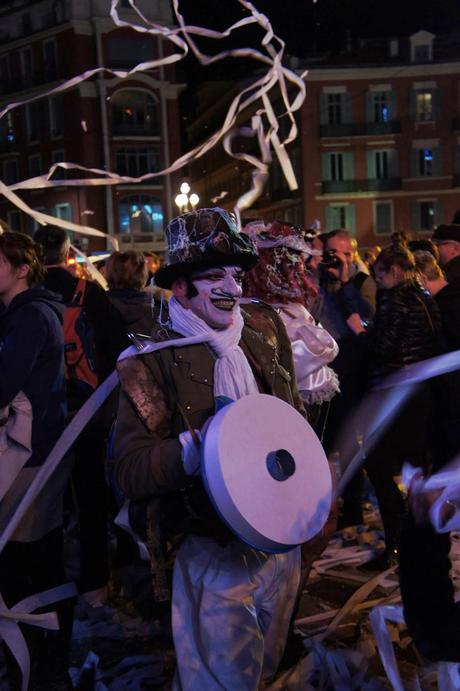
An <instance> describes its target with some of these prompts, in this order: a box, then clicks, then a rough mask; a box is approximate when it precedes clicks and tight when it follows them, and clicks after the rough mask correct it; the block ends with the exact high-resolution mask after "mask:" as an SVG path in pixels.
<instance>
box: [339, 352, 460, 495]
mask: <svg viewBox="0 0 460 691" xmlns="http://www.w3.org/2000/svg"><path fill="white" fill-rule="evenodd" d="M458 369H460V350H456V351H453V352H451V353H446V354H444V355H439V356H437V357H433V358H429V359H427V360H423V361H421V362H417V363H415V364H413V365H408V366H406V367H404V368H402V369H401V370H399V371H398V372H396V373H395V374H392V375H391V376H389V377H387V378H386V379H385V380H384V381H382V382H381V383H380V384H379V386H378V387H376V388H375V389H374V390H372V391H371V392H370V393H369V394H368V395H367V396H365V398H364V399H363V401H362V402H361V403H360V404H359V406H358V408H357V410H356V411H355V412H354V413H353V414H352V415H351V416H350V417H349V419H348V420H347V421H346V425H345V427H344V431H343V432H342V434H341V435H340V438H339V442H338V448H339V450H340V457H341V458H340V463H341V466H342V467H344V470H343V474H342V477H341V479H340V481H339V483H338V486H337V490H336V497H340V496H341V495H342V493H343V490H344V489H345V487H346V485H347V484H348V482H349V481H350V479H351V478H352V477H353V475H354V474H355V473H356V472H357V470H358V469H359V468H360V467H361V465H362V464H363V463H364V462H365V458H366V456H367V455H368V454H369V453H370V452H371V451H372V449H373V448H374V447H375V445H376V444H377V443H378V441H379V439H380V438H381V436H382V434H383V433H384V432H385V430H386V429H387V428H388V426H389V425H390V424H391V422H392V421H393V420H394V419H395V417H396V415H397V413H398V411H399V410H400V409H401V407H402V406H403V405H404V403H405V402H406V401H407V400H408V399H409V397H410V396H411V395H412V394H413V393H414V392H415V390H416V387H417V385H418V384H421V383H423V382H424V381H426V380H428V379H431V378H433V377H438V376H441V375H443V374H448V373H449V372H453V371H455V370H458Z"/></svg>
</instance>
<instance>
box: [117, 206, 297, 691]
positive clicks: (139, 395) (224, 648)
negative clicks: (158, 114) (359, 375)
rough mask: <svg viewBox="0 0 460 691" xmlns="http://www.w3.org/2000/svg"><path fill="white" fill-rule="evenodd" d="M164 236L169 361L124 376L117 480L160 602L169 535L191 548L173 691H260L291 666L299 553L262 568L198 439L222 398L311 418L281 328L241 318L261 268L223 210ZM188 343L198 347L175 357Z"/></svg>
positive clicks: (155, 355)
mask: <svg viewBox="0 0 460 691" xmlns="http://www.w3.org/2000/svg"><path fill="white" fill-rule="evenodd" d="M166 234H167V239H168V245H169V263H168V264H167V265H166V266H165V267H163V268H162V269H160V270H159V271H158V272H157V274H156V276H155V280H156V283H157V284H158V285H159V286H160V287H162V288H170V289H171V290H172V298H171V300H170V302H169V318H168V319H167V321H166V317H165V315H163V317H162V318H161V319H160V321H161V323H159V324H158V325H157V328H156V331H155V332H154V339H155V340H157V341H164V344H163V346H164V347H162V348H161V349H160V350H156V352H151V353H149V354H146V355H140V356H138V357H131V358H127V359H125V360H123V361H121V362H120V363H119V374H120V380H121V394H120V403H119V412H118V418H117V424H116V433H115V457H116V463H117V470H116V473H117V479H118V482H119V484H120V486H121V487H122V489H123V491H124V492H125V493H126V495H127V496H128V497H130V498H131V499H132V500H134V501H133V504H138V505H141V504H142V503H144V504H145V505H146V512H145V513H146V537H147V541H148V544H149V549H150V552H151V556H152V563H153V571H154V579H153V582H154V591H155V596H156V598H157V599H160V600H161V599H165V597H166V591H167V587H166V586H167V583H166V579H165V577H164V570H162V568H161V566H162V556H161V552H160V550H159V549H158V546H159V545H160V544H161V543H162V541H164V540H165V539H166V538H167V537H168V535H170V533H171V532H173V525H172V524H173V522H174V523H175V524H176V526H175V530H176V531H178V532H181V533H183V534H185V539H184V540H183V542H182V544H181V546H180V548H179V550H178V553H177V557H176V561H175V565H174V573H173V592H172V627H173V636H174V644H175V648H176V657H177V671H176V676H175V680H174V686H173V688H175V689H176V690H178V689H187V690H190V691H202V690H203V689H238V690H244V689H247V690H248V691H249V690H255V689H257V688H259V685H260V684H262V683H263V681H264V680H266V679H267V678H269V677H271V676H272V675H273V674H274V673H275V671H276V668H277V666H278V663H279V661H280V659H281V656H282V653H283V649H284V646H285V641H286V635H287V631H288V627H289V619H290V616H291V611H292V607H293V605H294V601H295V598H296V591H297V587H298V582H299V549H298V548H295V549H294V550H292V551H289V552H287V553H284V554H266V553H263V552H260V551H257V550H255V549H253V548H251V547H249V546H248V545H245V544H243V543H242V542H240V541H239V540H238V539H237V538H236V537H235V536H233V534H231V533H230V531H229V530H228V529H227V528H226V527H225V526H224V525H223V523H221V522H220V520H219V519H218V518H217V515H216V514H215V512H214V510H213V509H212V507H211V505H210V503H209V501H208V499H207V496H206V494H205V492H204V490H203V487H202V485H201V480H200V476H199V470H200V452H199V448H198V447H199V439H201V436H202V435H204V433H205V431H204V429H205V427H206V423H207V421H209V419H210V418H211V417H212V416H213V415H214V413H215V401H216V399H217V398H218V397H220V396H225V397H228V398H231V399H233V400H236V399H238V398H241V397H243V396H246V395H248V394H251V393H257V392H262V393H266V394H272V395H275V396H277V397H279V398H281V399H283V400H284V401H287V402H288V403H290V404H291V405H293V406H295V407H296V408H297V409H298V410H299V411H300V412H302V413H303V412H304V411H303V408H302V404H301V401H300V398H299V396H298V393H297V390H296V388H295V376H294V370H293V363H292V353H291V349H290V344H289V339H288V337H287V334H286V331H285V329H284V326H283V324H282V322H281V320H280V318H279V317H278V315H277V314H276V312H275V311H274V310H272V309H271V308H269V307H261V306H259V307H257V306H254V305H245V306H244V310H243V309H242V308H241V309H240V306H239V299H240V297H241V281H242V277H243V273H244V272H245V271H246V270H248V269H250V268H252V267H253V266H254V265H255V264H256V262H257V253H256V250H255V248H254V246H253V244H252V242H251V240H250V239H249V238H248V237H247V236H245V235H243V234H240V233H239V232H238V230H237V228H236V224H235V221H234V219H233V218H232V217H231V216H230V215H229V214H228V213H227V212H226V211H224V210H223V209H219V208H213V209H199V210H197V211H193V212H191V213H187V214H184V215H183V216H180V217H178V218H175V219H173V220H172V221H171V222H170V224H169V225H168V227H167V229H166ZM194 336H198V337H200V336H201V337H203V342H200V343H195V344H193V345H186V346H182V347H177V339H180V338H181V337H186V338H187V337H194ZM175 339H176V345H171V346H170V345H168V343H169V342H170V341H173V340H175ZM235 434H237V430H235ZM197 441H198V445H197ZM242 481H244V478H242Z"/></svg>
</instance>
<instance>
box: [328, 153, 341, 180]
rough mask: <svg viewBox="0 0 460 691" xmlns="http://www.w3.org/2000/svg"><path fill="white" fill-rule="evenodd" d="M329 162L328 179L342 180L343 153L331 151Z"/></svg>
mask: <svg viewBox="0 0 460 691" xmlns="http://www.w3.org/2000/svg"><path fill="white" fill-rule="evenodd" d="M329 162H330V179H331V180H343V155H342V154H339V153H335V154H334V153H333V154H330V155H329Z"/></svg>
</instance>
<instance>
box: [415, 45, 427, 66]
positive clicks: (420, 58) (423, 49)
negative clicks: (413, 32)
mask: <svg viewBox="0 0 460 691" xmlns="http://www.w3.org/2000/svg"><path fill="white" fill-rule="evenodd" d="M430 60H431V46H429V45H428V44H425V45H420V46H414V59H413V62H430Z"/></svg>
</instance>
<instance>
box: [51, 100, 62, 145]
mask: <svg viewBox="0 0 460 691" xmlns="http://www.w3.org/2000/svg"><path fill="white" fill-rule="evenodd" d="M48 103H49V113H50V133H51V136H52V137H54V138H56V137H62V135H63V134H64V97H63V96H53V97H52V98H50V99H49V101H48Z"/></svg>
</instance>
